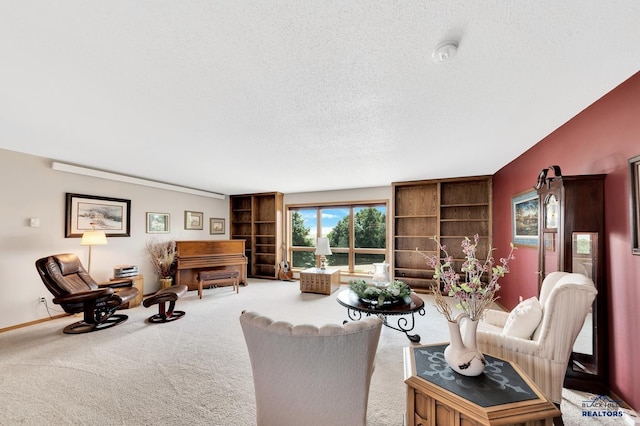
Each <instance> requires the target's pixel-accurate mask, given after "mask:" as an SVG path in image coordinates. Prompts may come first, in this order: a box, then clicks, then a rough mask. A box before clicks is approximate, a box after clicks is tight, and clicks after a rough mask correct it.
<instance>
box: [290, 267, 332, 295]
mask: <svg viewBox="0 0 640 426" xmlns="http://www.w3.org/2000/svg"><path fill="white" fill-rule="evenodd" d="M339 287H340V269H329V268H327V269H320V268H309V269H305V270H304V271H300V291H301V292H303V293H319V294H331V293H333V292H334V291H336V290H337V289H338V288H339Z"/></svg>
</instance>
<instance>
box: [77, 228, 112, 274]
mask: <svg viewBox="0 0 640 426" xmlns="http://www.w3.org/2000/svg"><path fill="white" fill-rule="evenodd" d="M104 244H107V236H106V234H105V233H104V231H100V230H98V231H96V230H95V228H94V226H93V225H91V231H86V232H84V233H83V234H82V240H80V245H81V246H89V264H88V267H87V272H88V273H89V274H91V247H92V246H97V245H104Z"/></svg>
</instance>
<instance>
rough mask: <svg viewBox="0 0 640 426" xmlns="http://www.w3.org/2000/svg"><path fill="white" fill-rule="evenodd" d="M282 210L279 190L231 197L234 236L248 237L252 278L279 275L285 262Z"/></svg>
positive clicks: (232, 237) (231, 219)
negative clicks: (280, 266) (282, 248)
mask: <svg viewBox="0 0 640 426" xmlns="http://www.w3.org/2000/svg"><path fill="white" fill-rule="evenodd" d="M282 209H283V195H282V194H281V193H279V192H268V193H260V194H246V195H232V196H230V210H231V211H230V216H229V217H230V222H231V224H230V232H231V239H243V240H245V254H246V256H247V260H248V264H247V271H248V274H249V276H251V277H257V278H271V279H275V278H276V277H277V272H278V265H279V264H280V262H281V261H282V253H281V245H282Z"/></svg>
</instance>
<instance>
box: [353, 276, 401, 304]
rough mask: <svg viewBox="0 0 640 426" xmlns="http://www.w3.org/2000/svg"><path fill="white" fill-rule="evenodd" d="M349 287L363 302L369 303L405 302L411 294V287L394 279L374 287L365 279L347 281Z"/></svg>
mask: <svg viewBox="0 0 640 426" xmlns="http://www.w3.org/2000/svg"><path fill="white" fill-rule="evenodd" d="M349 288H350V289H351V290H352V291H353V292H354V293H355V294H356V295H357V296H358V297H359V298H360V299H361V300H362V301H363V302H365V303H369V304H371V305H377V306H378V307H380V306H382V305H385V304H387V305H389V304H395V303H400V302H403V303H407V298H409V296H410V295H411V288H410V287H409V286H408V285H407V284H405V283H404V282H402V281H398V280H395V281H393V282H391V284H389V285H388V286H387V287H376V286H372V285H370V284H368V283H367V282H366V281H365V280H351V281H349Z"/></svg>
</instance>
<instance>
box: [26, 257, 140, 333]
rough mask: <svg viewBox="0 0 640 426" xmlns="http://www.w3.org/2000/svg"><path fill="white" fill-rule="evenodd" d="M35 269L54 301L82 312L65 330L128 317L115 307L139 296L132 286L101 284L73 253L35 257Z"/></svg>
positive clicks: (115, 322) (78, 330)
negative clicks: (119, 286)
mask: <svg viewBox="0 0 640 426" xmlns="http://www.w3.org/2000/svg"><path fill="white" fill-rule="evenodd" d="M36 269H37V270H38V273H39V274H40V278H42V281H43V282H44V285H45V286H46V287H47V289H49V291H50V292H51V294H53V296H54V299H53V303H56V304H58V305H60V306H61V307H62V309H64V311H65V312H67V313H69V314H77V313H81V312H82V313H84V318H83V320H82V321H78V322H76V323H73V324H71V325H68V326H67V327H65V328H64V330H63V331H64V332H65V333H67V334H79V333H88V332H91V331H97V330H103V329H105V328H110V327H113V326H115V325H118V324H120V323H121V322H124V321H126V320H127V318H128V316H127V315H124V314H115V312H116V310H117V309H118V308H120V307H122V306H123V305H125V304H127V303H128V302H129V301H130V300H132V299H134V298H135V297H136V296H138V289H137V288H135V287H130V288H124V289H119V290H118V292H115V291H114V290H113V289H112V288H100V287H99V286H98V284H97V283H96V282H95V281H94V280H93V278H91V276H89V274H88V273H87V271H86V270H85V269H84V267H83V266H82V263H80V260H79V259H78V256H76V255H75V254H72V253H64V254H54V255H51V256H47V257H43V258H42V259H38V260H37V261H36Z"/></svg>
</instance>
